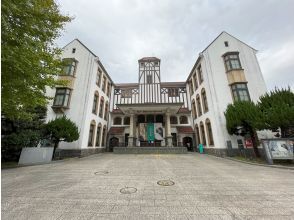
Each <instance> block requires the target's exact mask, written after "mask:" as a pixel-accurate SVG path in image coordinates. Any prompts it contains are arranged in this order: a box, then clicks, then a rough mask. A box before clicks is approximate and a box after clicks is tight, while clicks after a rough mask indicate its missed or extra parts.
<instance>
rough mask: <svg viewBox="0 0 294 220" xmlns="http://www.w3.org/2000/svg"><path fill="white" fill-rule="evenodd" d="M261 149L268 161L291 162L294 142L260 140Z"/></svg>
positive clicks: (286, 140)
mask: <svg viewBox="0 0 294 220" xmlns="http://www.w3.org/2000/svg"><path fill="white" fill-rule="evenodd" d="M262 143H263V147H264V148H265V150H266V152H267V156H269V157H270V159H272V160H275V159H278V160H283V159H284V160H293V159H294V156H293V144H294V140H290V139H269V140H262Z"/></svg>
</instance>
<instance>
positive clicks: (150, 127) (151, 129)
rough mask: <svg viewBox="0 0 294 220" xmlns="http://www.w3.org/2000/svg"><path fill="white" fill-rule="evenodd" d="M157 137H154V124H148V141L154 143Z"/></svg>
mask: <svg viewBox="0 0 294 220" xmlns="http://www.w3.org/2000/svg"><path fill="white" fill-rule="evenodd" d="M154 139H155V135H154V124H153V123H148V124H147V140H148V141H154Z"/></svg>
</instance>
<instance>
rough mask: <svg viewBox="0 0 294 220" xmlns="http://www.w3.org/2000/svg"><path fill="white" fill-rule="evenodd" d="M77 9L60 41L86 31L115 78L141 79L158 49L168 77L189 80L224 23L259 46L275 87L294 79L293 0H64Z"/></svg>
mask: <svg viewBox="0 0 294 220" xmlns="http://www.w3.org/2000/svg"><path fill="white" fill-rule="evenodd" d="M59 4H60V6H61V9H62V11H63V12H65V13H67V14H70V15H73V16H75V19H74V20H73V21H72V22H71V23H70V24H68V25H67V26H66V31H65V33H64V34H63V36H62V37H61V38H60V39H59V40H58V41H57V43H58V44H59V45H60V46H63V45H65V44H66V43H68V42H69V41H71V40H72V39H73V38H79V39H80V40H81V41H82V42H83V43H85V44H86V45H87V46H88V47H89V48H90V49H91V50H93V52H95V53H96V54H97V55H98V56H99V57H100V59H101V61H102V63H103V64H104V66H105V67H106V69H107V70H108V72H109V74H110V75H111V76H112V79H113V80H114V81H115V82H136V81H137V74H138V64H137V60H138V59H139V58H141V57H143V56H157V57H159V58H160V59H161V60H162V64H161V75H162V79H163V80H164V81H184V80H186V78H187V76H188V74H189V72H190V70H191V68H192V66H193V64H194V62H195V60H196V58H197V56H198V53H199V52H200V51H202V50H203V49H204V48H205V47H206V46H207V45H208V44H209V43H210V42H211V41H212V40H213V39H214V38H215V37H216V36H217V35H218V34H219V33H220V32H221V31H223V30H225V31H227V32H228V33H230V34H232V35H234V36H236V37H237V38H239V39H240V40H242V41H244V42H246V43H248V44H249V45H251V46H252V47H254V48H256V49H258V50H259V53H258V59H259V61H260V66H261V70H262V72H263V75H264V78H265V81H266V84H267V86H268V89H272V88H274V87H275V86H278V87H281V86H284V87H285V86H287V85H291V86H292V87H294V84H293V83H294V74H293V68H294V62H293V61H294V58H293V57H294V26H293V22H291V21H293V20H294V13H293V11H294V1H292V0H281V1H277V0H263V1H256V0H246V1H245V0H241V1H234V0H226V1H223V0H198V1H195V0H178V1H171V0H161V1H156V0H149V1H147V0H146V1H142V0H124V1H123V0H108V1H78V0H75V1H69V0H62V1H61V0H60V1H59Z"/></svg>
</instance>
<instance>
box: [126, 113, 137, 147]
mask: <svg viewBox="0 0 294 220" xmlns="http://www.w3.org/2000/svg"><path fill="white" fill-rule="evenodd" d="M135 146H136V144H135V137H134V114H131V115H130V135H129V142H128V147H135Z"/></svg>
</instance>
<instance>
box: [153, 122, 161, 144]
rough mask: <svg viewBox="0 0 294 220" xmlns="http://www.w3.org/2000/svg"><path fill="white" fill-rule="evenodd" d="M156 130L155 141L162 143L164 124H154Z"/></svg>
mask: <svg viewBox="0 0 294 220" xmlns="http://www.w3.org/2000/svg"><path fill="white" fill-rule="evenodd" d="M154 130H155V140H157V141H162V140H163V128H162V123H154Z"/></svg>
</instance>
